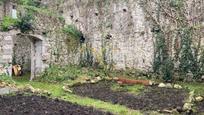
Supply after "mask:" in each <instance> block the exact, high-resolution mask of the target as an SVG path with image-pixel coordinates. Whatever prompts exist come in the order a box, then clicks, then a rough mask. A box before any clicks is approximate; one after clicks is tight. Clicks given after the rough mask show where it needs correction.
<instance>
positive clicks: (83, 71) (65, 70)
mask: <svg viewBox="0 0 204 115" xmlns="http://www.w3.org/2000/svg"><path fill="white" fill-rule="evenodd" d="M98 76H99V77H102V78H103V77H106V76H107V75H106V74H105V73H104V71H103V70H100V69H93V68H88V67H86V68H81V67H80V66H74V65H72V66H63V67H61V66H56V65H55V66H54V65H53V66H51V67H50V68H48V69H46V70H45V72H43V73H42V75H41V76H40V77H38V78H37V80H38V81H42V82H52V83H55V82H67V81H70V80H75V79H77V78H79V77H85V78H93V77H98Z"/></svg>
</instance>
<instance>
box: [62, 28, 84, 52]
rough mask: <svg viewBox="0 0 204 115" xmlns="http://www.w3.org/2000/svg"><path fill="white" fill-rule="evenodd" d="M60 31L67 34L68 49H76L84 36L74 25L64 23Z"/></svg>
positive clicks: (82, 41)
mask: <svg viewBox="0 0 204 115" xmlns="http://www.w3.org/2000/svg"><path fill="white" fill-rule="evenodd" d="M62 31H63V32H64V33H65V34H66V35H67V38H66V41H65V42H66V44H67V47H68V51H69V52H70V51H72V52H74V51H76V50H77V49H79V46H80V45H81V43H84V40H85V38H84V36H83V34H82V32H81V31H79V30H78V29H77V28H76V27H75V26H74V25H65V26H64V28H63V29H62Z"/></svg>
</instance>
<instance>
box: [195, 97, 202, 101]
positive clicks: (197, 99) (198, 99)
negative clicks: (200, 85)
mask: <svg viewBox="0 0 204 115" xmlns="http://www.w3.org/2000/svg"><path fill="white" fill-rule="evenodd" d="M195 100H196V101H197V102H201V101H203V100H204V99H203V97H201V96H198V97H196V98H195Z"/></svg>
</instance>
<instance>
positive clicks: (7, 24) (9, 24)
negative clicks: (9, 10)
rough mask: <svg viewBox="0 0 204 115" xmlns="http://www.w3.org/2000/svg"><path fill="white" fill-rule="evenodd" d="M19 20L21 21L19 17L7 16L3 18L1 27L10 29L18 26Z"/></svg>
mask: <svg viewBox="0 0 204 115" xmlns="http://www.w3.org/2000/svg"><path fill="white" fill-rule="evenodd" d="M18 22H19V20H18V19H13V18H11V17H9V16H5V17H4V18H3V21H2V23H1V25H0V27H1V29H2V30H3V31H8V30H9V29H11V28H15V27H17V26H18Z"/></svg>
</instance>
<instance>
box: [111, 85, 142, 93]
mask: <svg viewBox="0 0 204 115" xmlns="http://www.w3.org/2000/svg"><path fill="white" fill-rule="evenodd" d="M111 89H112V90H114V91H125V92H130V93H132V94H136V95H137V94H139V93H140V92H141V91H142V90H143V89H144V86H143V85H119V84H113V85H112V87H111Z"/></svg>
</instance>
